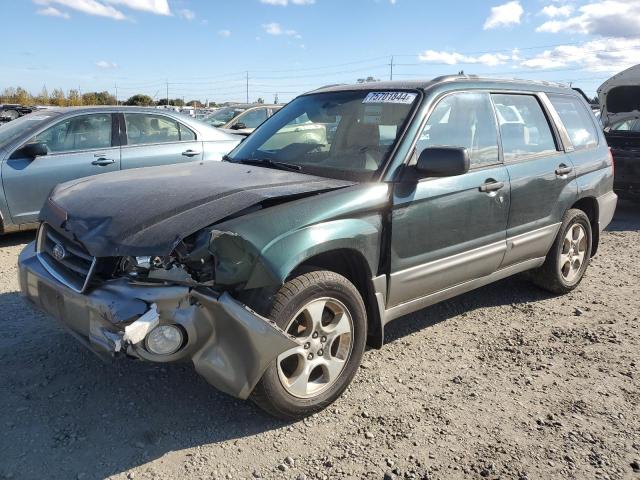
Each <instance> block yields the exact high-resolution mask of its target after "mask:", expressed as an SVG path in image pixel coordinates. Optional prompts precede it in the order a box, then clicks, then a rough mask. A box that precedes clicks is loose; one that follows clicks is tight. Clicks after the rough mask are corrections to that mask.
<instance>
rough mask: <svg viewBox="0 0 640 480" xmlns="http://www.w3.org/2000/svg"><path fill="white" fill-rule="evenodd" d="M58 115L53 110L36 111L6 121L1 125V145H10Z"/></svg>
mask: <svg viewBox="0 0 640 480" xmlns="http://www.w3.org/2000/svg"><path fill="white" fill-rule="evenodd" d="M56 115H57V113H52V112H47V113H45V112H36V113H31V114H29V115H25V116H24V117H20V118H17V119H15V120H13V121H11V122H9V123H6V124H5V125H3V126H1V127H0V147H3V146H5V145H8V144H9V143H11V142H13V141H14V140H16V139H17V138H18V137H20V136H22V135H23V134H26V133H30V132H33V131H34V130H36V129H38V128H39V127H40V125H42V124H43V122H46V121H47V120H49V119H50V118H51V117H54V116H56Z"/></svg>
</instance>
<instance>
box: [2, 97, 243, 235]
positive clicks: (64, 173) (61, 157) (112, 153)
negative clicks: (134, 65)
mask: <svg viewBox="0 0 640 480" xmlns="http://www.w3.org/2000/svg"><path fill="white" fill-rule="evenodd" d="M238 143H239V141H238V137H236V136H233V135H228V134H226V133H224V132H221V131H219V130H217V129H215V128H212V127H209V126H208V125H205V124H203V123H201V122H198V121H196V120H192V119H190V118H188V117H184V116H180V115H178V114H176V113H172V112H169V111H158V110H155V109H147V108H136V107H82V108H58V109H49V110H43V111H40V112H35V113H32V114H31V115H26V116H24V117H21V118H19V119H17V120H14V121H13V122H11V123H9V124H7V125H5V126H4V127H2V128H1V129H0V175H1V176H2V188H0V233H6V232H11V231H15V230H26V229H31V228H35V227H36V226H37V223H36V222H37V220H38V213H39V212H40V208H41V207H42V205H43V203H44V202H45V200H46V199H47V194H48V193H49V192H50V191H51V189H52V188H53V187H54V186H55V185H56V184H58V183H62V182H66V181H68V180H73V179H76V178H81V177H87V176H90V175H96V174H99V173H106V172H113V171H117V170H125V169H130V168H140V167H149V166H153V165H165V164H169V163H184V162H193V161H198V160H220V159H221V158H222V156H223V155H224V154H226V153H228V152H229V151H231V150H232V149H233V148H234V147H235V146H236V145H237V144H238ZM136 175H140V174H139V173H136Z"/></svg>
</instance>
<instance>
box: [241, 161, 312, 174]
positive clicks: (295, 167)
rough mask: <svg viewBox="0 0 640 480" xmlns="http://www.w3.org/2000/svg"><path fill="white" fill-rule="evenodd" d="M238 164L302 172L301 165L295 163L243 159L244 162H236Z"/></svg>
mask: <svg viewBox="0 0 640 480" xmlns="http://www.w3.org/2000/svg"><path fill="white" fill-rule="evenodd" d="M235 161H236V162H240V163H248V164H251V165H258V166H259V165H266V166H268V167H272V168H279V169H280V170H292V171H296V172H299V171H300V170H302V167H301V166H300V165H295V164H293V163H286V162H279V161H277V160H271V159H269V158H255V159H254V158H247V159H243V160H235Z"/></svg>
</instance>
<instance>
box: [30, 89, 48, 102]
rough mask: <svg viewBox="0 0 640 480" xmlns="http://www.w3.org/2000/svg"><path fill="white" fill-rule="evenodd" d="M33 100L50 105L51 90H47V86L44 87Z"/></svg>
mask: <svg viewBox="0 0 640 480" xmlns="http://www.w3.org/2000/svg"><path fill="white" fill-rule="evenodd" d="M33 101H34V102H36V103H37V104H38V105H49V91H48V90H47V87H42V90H40V93H39V94H38V95H37V96H36V97H34V98H33Z"/></svg>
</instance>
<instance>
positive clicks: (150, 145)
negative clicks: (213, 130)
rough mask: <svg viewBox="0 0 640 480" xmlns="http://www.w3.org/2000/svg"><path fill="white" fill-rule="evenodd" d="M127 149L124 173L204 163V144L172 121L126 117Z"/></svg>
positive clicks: (160, 117)
mask: <svg viewBox="0 0 640 480" xmlns="http://www.w3.org/2000/svg"><path fill="white" fill-rule="evenodd" d="M124 125H125V130H126V140H127V141H126V145H123V146H122V169H123V170H124V169H128V168H144V167H153V166H156V165H169V164H172V163H184V162H195V161H198V160H202V141H198V140H197V139H196V135H195V133H194V132H193V131H192V130H191V129H190V128H188V127H186V126H185V125H183V124H182V123H180V122H178V121H177V120H175V119H174V118H172V117H169V116H166V115H159V114H149V113H125V114H124Z"/></svg>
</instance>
